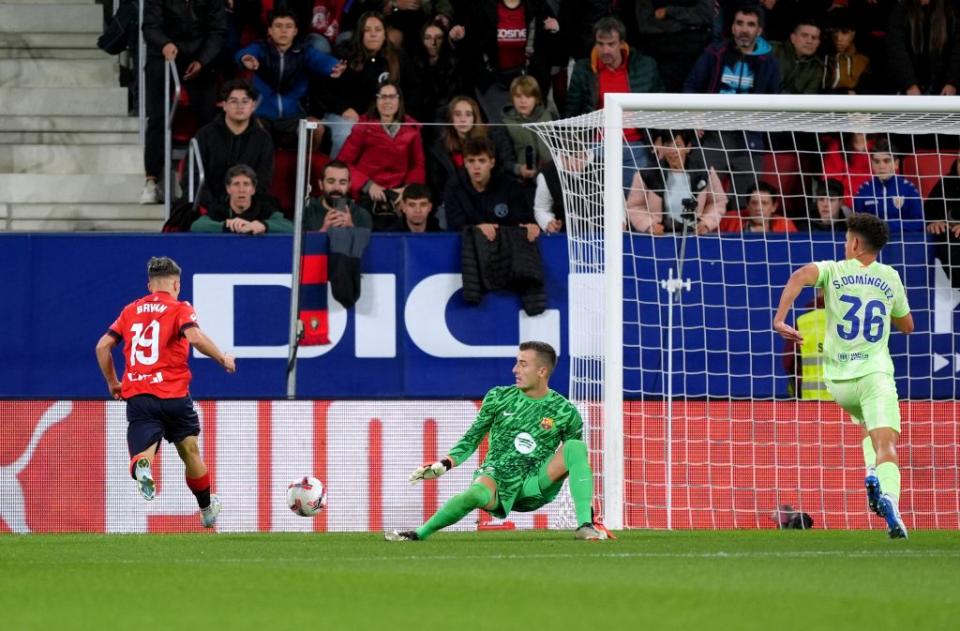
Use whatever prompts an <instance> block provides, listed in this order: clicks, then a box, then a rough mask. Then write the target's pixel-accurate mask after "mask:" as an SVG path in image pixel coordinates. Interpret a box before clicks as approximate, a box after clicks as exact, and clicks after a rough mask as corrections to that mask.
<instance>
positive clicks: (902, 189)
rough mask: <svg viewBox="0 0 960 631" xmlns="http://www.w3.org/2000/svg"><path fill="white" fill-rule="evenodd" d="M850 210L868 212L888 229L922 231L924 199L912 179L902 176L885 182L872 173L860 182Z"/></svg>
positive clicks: (893, 177)
mask: <svg viewBox="0 0 960 631" xmlns="http://www.w3.org/2000/svg"><path fill="white" fill-rule="evenodd" d="M853 210H854V211H856V212H858V213H870V214H871V215H875V216H877V217H880V218H881V219H883V220H884V221H886V222H887V227H888V228H889V229H890V232H901V231H903V232H922V231H923V202H922V201H921V197H920V192H919V191H918V190H917V187H916V186H914V185H913V182H911V181H910V180H908V179H907V178H905V177H903V176H902V175H893V176H891V177H890V178H888V179H887V180H886V181H883V180H881V179H880V178H878V177H876V176H874V177H871V178H870V179H869V180H867V181H866V182H864V183H863V184H861V185H860V189H859V190H858V191H857V194H856V196H855V197H854V198H853Z"/></svg>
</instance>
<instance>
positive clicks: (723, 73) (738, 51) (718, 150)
mask: <svg viewBox="0 0 960 631" xmlns="http://www.w3.org/2000/svg"><path fill="white" fill-rule="evenodd" d="M730 34H731V38H730V39H728V40H727V41H724V42H722V43H720V44H711V45H710V46H707V48H706V50H704V51H703V54H701V55H700V58H699V59H697V62H696V63H695V64H694V66H693V70H691V71H690V75H689V76H688V77H687V80H686V81H685V82H684V84H683V91H684V92H695V93H700V94H777V93H779V92H780V66H779V64H778V63H777V60H776V58H775V57H774V56H773V49H772V48H771V47H770V44H769V43H767V40H765V39H763V37H762V34H763V17H762V15H761V13H760V8H759V6H757V5H747V6H744V7H741V8H740V9H738V10H737V12H736V13H735V14H734V16H733V24H731V26H730ZM701 147H703V159H704V161H705V162H706V164H705V165H704V166H706V167H712V168H714V169H716V170H717V172H718V173H720V175H721V176H723V175H724V174H725V173H729V174H732V178H733V189H734V190H733V192H734V194H735V195H736V198H735V199H736V204H737V207H738V208H746V207H747V203H748V202H749V193H748V191H749V189H750V187H752V186H754V185H755V184H756V175H755V173H757V172H759V171H761V170H762V167H761V160H760V157H759V156H758V155H757V153H756V152H758V151H762V150H763V149H764V143H763V136H762V135H761V134H759V133H744V132H739V131H726V132H722V133H717V132H709V133H707V134H704V136H703V138H702V140H701ZM699 159H700V156H695V161H694V162H696V160H699ZM693 167H694V168H695V169H700V170H703V169H701V165H697V164H696V163H695V164H694V165H693Z"/></svg>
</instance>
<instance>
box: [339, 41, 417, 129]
mask: <svg viewBox="0 0 960 631" xmlns="http://www.w3.org/2000/svg"><path fill="white" fill-rule="evenodd" d="M396 54H397V60H398V65H397V77H396V81H397V83H398V84H399V86H400V92H401V93H402V94H403V105H404V108H405V109H406V111H408V112H416V111H418V110H419V109H420V78H419V77H418V76H417V67H416V65H415V64H414V63H413V62H412V61H411V60H410V57H408V56H407V54H406V53H405V52H403V51H402V50H398V51H396ZM389 76H390V67H389V66H388V65H387V60H386V58H385V57H384V56H383V55H379V54H378V55H374V56H372V57H367V59H365V60H364V62H363V66H362V67H360V68H354V67H353V66H352V65H350V64H348V65H347V69H346V70H344V71H343V74H342V75H340V78H338V79H334V80H332V81H325V82H323V83H324V85H323V95H322V98H323V104H324V106H325V110H326V111H329V112H333V113H334V114H342V113H343V112H345V111H347V110H348V109H353V110H354V111H355V112H356V113H357V114H360V115H362V114H366V113H367V112H368V111H369V110H370V107H371V106H372V105H373V104H374V101H375V100H376V97H377V88H378V87H379V85H380V83H381V82H382V81H383V80H384V79H386V78H387V77H389Z"/></svg>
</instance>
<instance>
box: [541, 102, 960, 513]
mask: <svg viewBox="0 0 960 631" xmlns="http://www.w3.org/2000/svg"><path fill="white" fill-rule="evenodd" d="M604 105H605V108H604V110H602V111H597V112H593V113H590V114H586V115H583V116H579V117H576V118H571V119H566V120H560V121H554V122H551V123H542V124H536V125H532V127H533V128H534V129H535V130H536V131H537V133H538V134H539V135H540V137H541V138H542V139H543V140H544V141H545V143H546V144H547V145H548V146H549V147H550V151H551V154H552V158H553V160H554V162H555V163H556V165H557V167H558V172H559V176H560V184H561V187H562V190H563V202H564V213H565V217H564V225H565V229H566V231H567V239H568V249H569V261H570V269H569V272H570V285H569V313H570V319H569V323H568V324H569V326H568V332H569V342H568V348H569V349H570V356H571V361H570V366H571V368H570V371H571V375H570V398H571V400H573V401H574V402H576V403H577V404H578V405H579V406H580V407H581V409H582V410H583V411H584V420H585V426H586V430H587V431H586V432H585V433H586V435H587V440H588V443H589V446H590V452H591V461H592V463H593V465H594V470H595V486H596V489H597V491H598V493H597V496H598V497H599V498H600V502H599V503H600V504H601V506H600V508H601V510H602V514H603V516H604V518H605V521H606V525H607V526H608V527H610V528H616V529H619V528H666V529H670V528H757V527H761V528H762V527H776V524H775V523H774V519H772V518H771V515H774V516H775V514H776V513H777V511H778V510H781V508H782V507H783V506H784V505H789V506H790V507H792V509H795V510H798V511H802V512H806V513H809V514H810V515H811V516H813V519H814V527H828V528H877V529H882V528H883V527H884V524H883V520H882V519H879V518H875V519H871V518H870V516H869V515H868V513H867V511H866V500H865V494H864V492H863V468H864V467H863V460H862V455H861V446H860V440H861V438H860V434H859V431H860V430H859V428H858V427H856V426H854V425H853V424H852V423H850V421H849V418H848V417H847V416H846V414H844V413H842V411H841V410H840V409H839V407H838V406H836V405H835V404H834V403H832V402H831V401H828V400H822V399H823V398H824V397H818V398H817V397H812V396H808V394H809V393H808V392H807V391H803V392H802V393H801V392H800V391H799V390H797V391H793V390H791V388H794V386H795V384H799V383H800V381H799V380H798V377H797V375H800V373H799V370H800V369H799V368H796V367H795V368H794V370H796V371H798V372H795V373H792V374H791V373H789V372H788V368H787V366H788V360H789V359H790V356H793V353H794V352H793V351H785V349H784V348H783V342H782V340H780V338H779V337H778V336H776V335H775V334H774V333H773V331H772V328H771V322H772V316H773V312H774V310H775V308H776V301H777V299H778V298H779V293H780V290H781V288H782V286H783V284H784V283H785V282H786V279H787V277H788V276H789V273H790V272H791V271H792V270H793V269H795V268H796V267H799V266H801V265H803V264H806V263H809V262H812V261H816V260H822V259H835V258H840V257H841V256H842V252H843V249H842V241H843V236H844V235H843V228H842V224H841V223H837V224H836V226H839V228H836V229H834V230H833V231H831V230H830V229H829V228H828V229H826V230H825V231H824V230H816V229H814V230H813V231H808V230H807V229H806V228H807V225H808V223H809V225H810V226H815V224H816V223H817V222H816V210H815V208H816V198H817V197H818V196H822V195H821V193H820V192H818V190H817V188H816V187H817V183H818V182H820V183H822V182H823V181H824V180H825V179H827V180H830V179H833V180H836V181H837V184H836V185H837V186H841V185H842V186H843V188H844V190H843V203H842V205H841V206H842V207H843V212H844V214H845V213H846V212H848V211H847V209H846V208H845V206H846V205H847V204H848V203H849V202H848V200H850V202H852V201H853V197H854V194H855V193H856V191H857V188H859V187H860V186H861V185H862V184H863V183H864V182H867V181H869V180H870V179H871V177H872V173H871V172H870V168H869V152H870V147H873V146H884V145H875V143H877V142H880V139H884V142H889V144H890V145H891V147H892V148H891V149H890V152H891V153H892V154H894V155H895V157H896V158H897V159H898V163H897V164H898V171H897V177H902V178H903V181H907V182H909V186H908V185H907V184H903V183H902V181H901V180H895V181H894V182H893V184H894V185H895V186H898V187H900V188H897V189H896V192H895V194H894V195H893V198H892V200H888V199H887V198H883V199H880V200H879V201H878V202H877V204H879V205H883V204H886V203H890V204H893V205H894V206H895V207H897V208H902V209H903V212H904V217H906V212H907V210H910V209H915V208H917V206H916V205H915V204H919V206H920V207H921V208H923V207H927V206H928V204H930V203H931V201H940V202H944V203H947V204H952V203H957V204H958V208H960V199H947V198H946V196H947V194H946V193H945V192H943V191H945V190H946V189H937V187H936V182H937V181H939V177H940V176H941V175H942V174H943V173H944V172H945V171H946V170H947V169H948V168H949V167H950V165H952V164H953V161H954V160H955V159H956V158H957V157H958V156H960V101H958V100H957V99H955V98H950V97H904V96H870V97H865V96H824V95H817V96H794V95H694V94H608V95H606V96H605V102H604ZM654 130H663V132H668V133H663V132H661V134H660V135H661V136H663V137H666V138H668V139H670V140H671V142H672V140H673V138H674V136H675V134H674V132H676V131H679V130H693V131H694V132H695V134H694V138H695V140H694V142H693V146H692V147H691V148H690V154H689V156H688V157H687V158H686V159H687V160H688V162H687V163H686V170H687V171H690V172H694V171H699V172H706V173H710V172H711V171H715V172H716V174H717V176H718V179H719V180H720V181H721V182H722V184H723V187H724V191H722V192H718V193H717V194H716V195H714V193H713V192H712V191H711V192H710V193H709V194H710V195H714V197H713V198H711V199H713V200H714V201H717V203H720V202H721V201H722V202H725V203H726V210H727V212H728V213H729V214H728V215H726V217H727V218H733V219H736V220H737V221H741V222H742V224H743V225H748V226H750V225H751V224H750V223H749V222H750V218H749V216H748V215H743V216H740V215H738V214H736V211H737V210H738V209H741V208H744V207H745V206H746V204H747V201H748V200H749V198H750V192H751V191H752V190H753V189H754V188H755V187H756V186H758V185H761V183H766V185H769V186H772V188H773V190H774V191H775V193H774V195H773V197H775V198H776V201H777V202H778V206H779V214H780V215H786V217H787V218H792V219H793V222H794V224H796V227H797V228H798V230H797V231H796V232H791V233H789V234H781V233H776V234H773V233H770V232H758V233H756V234H753V233H751V232H749V231H737V232H733V231H730V232H718V231H716V230H715V226H714V229H713V230H709V229H706V228H704V230H705V231H706V234H701V235H698V234H697V223H698V220H697V219H696V218H695V217H693V216H690V215H687V214H676V215H675V222H674V223H673V230H672V231H671V230H670V229H668V230H667V231H666V233H665V234H663V235H662V236H661V235H659V234H656V235H655V234H651V233H650V232H649V231H646V232H638V231H637V229H636V228H635V227H633V226H632V225H631V222H630V221H628V216H627V209H626V205H627V198H628V196H629V195H630V193H631V190H632V188H636V187H635V186H634V179H633V176H634V174H635V173H637V171H638V169H640V170H645V171H658V172H659V177H660V182H661V184H663V183H665V182H667V181H668V180H670V178H671V177H673V176H672V175H671V174H670V172H669V171H670V170H669V169H668V168H667V165H666V164H663V165H661V164H659V163H658V160H657V158H656V156H655V152H653V151H651V146H650V144H651V142H652V138H653V135H652V134H653V133H654ZM637 132H639V133H637ZM854 138H865V139H866V141H867V142H868V143H869V146H867V147H864V146H861V145H860V144H859V141H855V140H853V139H854ZM828 143H833V144H832V145H830V144H828ZM854 143H857V144H854ZM838 160H839V163H840V164H842V165H844V168H845V169H846V171H844V172H833V171H831V168H833V167H832V166H831V165H833V164H834V163H835V162H837V161H838ZM744 164H746V165H747V166H746V167H744V166H743V165H744ZM864 164H866V165H868V166H867V167H866V168H865V167H864V166H863V165H864ZM864 169H865V172H864ZM954 175H956V173H954ZM644 181H645V180H643V179H639V182H640V183H641V184H643V182H644ZM670 181H671V182H673V181H674V180H670ZM644 186H645V187H646V188H645V190H644V195H648V196H649V195H650V194H657V195H659V196H660V197H661V198H664V201H663V206H664V207H663V214H664V217H667V216H668V205H669V203H670V202H669V201H668V200H666V197H667V191H666V190H665V188H662V189H660V190H651V189H650V188H649V187H650V185H649V183H648V184H644ZM663 186H664V187H666V185H665V184H663ZM671 186H674V185H673V184H671ZM910 187H913V188H910ZM674 188H675V187H674ZM901 189H902V190H901ZM938 190H940V191H941V192H940V193H939V195H940V196H941V197H940V199H939V200H934V197H935V196H936V195H937V191H938ZM634 193H635V196H636V191H634ZM698 193H699V191H698V190H696V189H694V190H690V196H691V199H693V200H694V201H696V200H697V199H698ZM647 198H649V197H647ZM859 203H860V202H855V204H859ZM693 205H694V206H696V204H693ZM701 206H702V203H701ZM687 210H688V211H689V210H690V208H687ZM644 212H649V209H648V208H647V209H645V210H644ZM669 212H673V211H669ZM841 218H842V217H841ZM911 221H912V223H911V222H909V221H905V222H904V224H903V227H904V230H903V231H899V230H896V229H895V230H893V231H892V232H891V240H890V243H889V244H888V245H887V246H886V248H885V249H884V251H883V253H882V255H881V261H883V262H885V263H888V264H891V265H893V266H894V267H895V268H897V269H898V271H899V272H900V274H901V277H902V278H903V280H904V284H905V286H906V287H907V288H908V292H909V294H908V295H909V297H910V301H911V307H912V311H913V313H914V317H915V319H916V321H917V322H918V327H917V332H916V333H915V334H914V335H913V336H911V338H910V339H909V340H908V339H906V338H904V337H903V336H899V335H898V334H894V335H893V336H891V352H892V355H893V356H894V362H895V366H896V370H897V383H898V391H899V394H900V397H901V401H902V402H901V414H902V417H903V424H904V429H903V434H902V437H901V441H900V446H899V452H900V467H901V469H902V471H903V476H904V478H903V479H904V486H903V488H904V492H903V498H902V500H901V506H902V509H903V510H904V513H905V519H906V520H907V525H908V527H913V528H957V527H960V495H958V488H960V479H958V473H957V465H958V462H960V452H958V449H960V448H958V447H957V445H958V444H960V429H958V427H960V425H958V421H957V419H958V417H960V405H958V403H957V393H958V389H960V385H958V384H960V381H958V379H957V377H960V366H956V367H954V366H953V364H952V361H951V362H948V361H947V359H949V358H953V357H960V355H958V354H957V353H958V350H960V349H958V348H957V346H958V339H960V336H958V333H960V317H958V315H957V311H956V306H957V304H960V290H957V289H953V287H952V286H951V282H950V279H949V273H950V271H951V269H952V268H951V265H953V266H957V268H958V271H957V272H956V275H957V276H960V260H957V261H949V260H941V259H944V258H947V257H946V256H945V255H944V254H943V253H942V252H943V251H942V250H938V249H937V248H938V245H937V243H936V239H935V238H934V237H931V236H930V235H928V234H927V233H926V232H925V231H924V227H925V226H926V225H927V224H928V223H929V221H930V220H929V219H927V220H926V221H925V219H924V217H923V215H921V216H920V217H919V218H916V219H913V220H911ZM917 222H919V223H917ZM787 223H789V222H786V221H785V222H784V224H787ZM758 225H760V224H758ZM765 225H767V226H768V227H769V225H770V224H769V223H768V224H765ZM820 227H822V226H820ZM938 253H939V254H938ZM938 257H939V258H938ZM953 286H954V287H960V283H957V282H956V280H955V282H954V283H953ZM808 301H810V303H811V304H810V305H809V308H811V309H812V308H813V307H815V306H816V298H815V296H814V294H813V292H812V290H807V291H806V292H805V293H804V294H802V295H801V297H800V299H799V300H798V301H797V303H796V305H795V308H794V311H793V313H792V316H791V317H792V318H793V319H795V318H796V317H798V316H799V315H801V314H802V313H805V312H806V310H807V307H806V306H805V304H806V303H807V302H808ZM796 352H799V351H796ZM796 357H799V356H798V355H796V356H795V358H796ZM944 358H947V359H944ZM799 361H800V360H799V359H797V362H799ZM797 362H795V364H794V365H795V366H799V363H797ZM945 362H946V363H949V366H946V365H945ZM954 368H956V372H954ZM809 383H812V382H811V381H810V380H808V385H809Z"/></svg>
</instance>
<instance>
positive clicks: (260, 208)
mask: <svg viewBox="0 0 960 631" xmlns="http://www.w3.org/2000/svg"><path fill="white" fill-rule="evenodd" d="M204 210H206V212H205V213H204ZM235 218H239V219H245V220H247V221H259V222H260V223H262V224H263V225H264V226H266V227H267V233H271V234H289V233H291V232H293V223H292V222H291V221H290V220H289V219H287V218H286V217H284V216H283V214H282V213H281V212H280V211H279V210H277V200H275V199H274V198H272V197H270V196H269V195H260V194H257V195H254V196H253V199H252V200H251V201H250V208H248V209H247V210H246V211H244V212H242V213H239V214H238V213H236V212H234V211H233V209H232V208H230V204H229V202H227V201H221V202H218V203H216V204H214V205H213V206H212V207H211V208H210V209H201V215H200V217H199V218H198V219H197V220H196V221H194V222H193V225H192V226H190V232H227V233H232V231H231V230H230V229H228V228H227V226H226V221H227V219H235Z"/></svg>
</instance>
